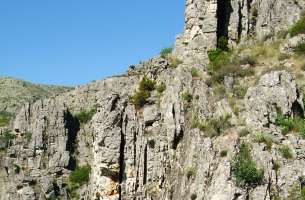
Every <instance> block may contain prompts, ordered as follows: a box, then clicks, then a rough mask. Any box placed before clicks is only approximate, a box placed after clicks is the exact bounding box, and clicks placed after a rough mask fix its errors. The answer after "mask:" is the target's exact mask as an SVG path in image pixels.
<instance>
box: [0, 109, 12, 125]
mask: <svg viewBox="0 0 305 200" xmlns="http://www.w3.org/2000/svg"><path fill="white" fill-rule="evenodd" d="M12 117H13V114H11V113H9V112H6V111H0V127H3V126H7V125H8V124H9V122H10V120H11V118H12Z"/></svg>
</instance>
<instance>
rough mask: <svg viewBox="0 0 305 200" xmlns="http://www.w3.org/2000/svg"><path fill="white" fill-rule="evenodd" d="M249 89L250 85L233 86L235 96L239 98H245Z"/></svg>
mask: <svg viewBox="0 0 305 200" xmlns="http://www.w3.org/2000/svg"><path fill="white" fill-rule="evenodd" d="M247 91H248V87H246V86H243V85H239V84H238V85H234V86H233V91H232V92H233V95H234V97H236V98H238V99H243V98H244V97H245V96H246V94H247Z"/></svg>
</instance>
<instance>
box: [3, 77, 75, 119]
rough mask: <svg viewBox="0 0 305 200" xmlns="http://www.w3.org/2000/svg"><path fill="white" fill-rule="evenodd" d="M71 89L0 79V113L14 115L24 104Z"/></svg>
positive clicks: (13, 79) (14, 79)
mask: <svg viewBox="0 0 305 200" xmlns="http://www.w3.org/2000/svg"><path fill="white" fill-rule="evenodd" d="M71 89H73V88H72V87H66V86H55V85H44V84H35V83H31V82H29V81H24V80H20V79H16V78H12V77H0V111H6V112H9V113H16V112H17V110H18V109H19V108H20V107H21V106H22V105H23V104H24V103H25V102H32V101H35V100H38V99H42V98H47V97H50V96H53V95H55V94H61V93H64V92H68V91H70V90H71Z"/></svg>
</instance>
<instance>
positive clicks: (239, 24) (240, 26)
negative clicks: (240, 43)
mask: <svg viewBox="0 0 305 200" xmlns="http://www.w3.org/2000/svg"><path fill="white" fill-rule="evenodd" d="M242 20H243V14H242V5H241V2H239V3H238V26H237V34H238V40H240V38H241V34H242V30H243V22H242Z"/></svg>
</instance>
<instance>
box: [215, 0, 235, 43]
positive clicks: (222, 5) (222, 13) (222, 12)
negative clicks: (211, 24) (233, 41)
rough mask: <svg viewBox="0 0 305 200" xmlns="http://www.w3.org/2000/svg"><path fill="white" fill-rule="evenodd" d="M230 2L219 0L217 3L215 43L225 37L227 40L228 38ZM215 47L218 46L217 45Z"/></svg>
mask: <svg viewBox="0 0 305 200" xmlns="http://www.w3.org/2000/svg"><path fill="white" fill-rule="evenodd" d="M232 11H233V9H232V5H231V1H224V0H219V1H217V41H219V39H220V38H222V37H225V38H227V39H228V36H229V30H228V27H229V23H230V16H231V13H232ZM217 47H219V46H218V44H217Z"/></svg>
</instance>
